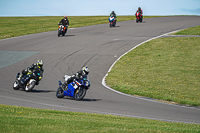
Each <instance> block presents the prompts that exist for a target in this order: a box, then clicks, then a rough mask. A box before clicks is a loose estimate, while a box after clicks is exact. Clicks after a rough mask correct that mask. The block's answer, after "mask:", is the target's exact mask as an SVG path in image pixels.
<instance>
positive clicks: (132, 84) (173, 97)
mask: <svg viewBox="0 0 200 133" xmlns="http://www.w3.org/2000/svg"><path fill="white" fill-rule="evenodd" d="M198 28H199V27H195V28H190V29H188V30H189V31H190V33H194V31H193V30H196V29H197V30H198ZM188 30H186V31H188ZM191 30H192V31H191ZM178 34H180V33H178ZM199 42H200V38H199V37H186V38H182V37H181V38H179V37H176V38H159V39H155V40H152V41H150V42H147V43H145V44H143V45H141V46H139V47H137V48H136V49H134V50H132V51H131V52H129V53H128V54H126V55H125V56H123V57H122V58H121V59H120V60H119V61H118V62H117V63H116V64H115V65H114V67H113V68H112V70H111V72H110V73H109V75H108V77H107V78H106V83H107V85H109V86H110V87H112V88H113V89H116V90H118V91H121V92H124V93H127V94H131V95H139V96H145V97H150V98H154V99H160V100H165V101H170V102H175V103H178V104H184V105H192V106H200V93H199V92H200V87H199V86H200V82H199V81H200V56H199V51H200V45H199Z"/></svg>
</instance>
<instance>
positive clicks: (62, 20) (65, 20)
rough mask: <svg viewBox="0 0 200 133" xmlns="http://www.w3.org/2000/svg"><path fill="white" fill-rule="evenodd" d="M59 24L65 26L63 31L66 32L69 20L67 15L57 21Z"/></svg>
mask: <svg viewBox="0 0 200 133" xmlns="http://www.w3.org/2000/svg"><path fill="white" fill-rule="evenodd" d="M58 24H59V25H60V24H62V25H63V26H64V27H65V28H64V29H65V33H66V32H67V26H68V25H69V20H68V17H67V16H64V18H63V19H61V20H60V22H59V23H58Z"/></svg>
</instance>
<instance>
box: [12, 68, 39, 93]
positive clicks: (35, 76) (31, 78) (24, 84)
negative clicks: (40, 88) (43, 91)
mask: <svg viewBox="0 0 200 133" xmlns="http://www.w3.org/2000/svg"><path fill="white" fill-rule="evenodd" d="M41 79H42V72H36V71H35V72H32V71H30V70H29V72H28V74H27V75H25V76H24V77H21V76H20V73H17V76H16V80H15V82H14V84H13V89H14V90H19V89H20V88H22V89H23V90H25V91H26V92H30V91H31V90H32V89H33V88H34V87H35V85H38V84H39V81H40V80H41Z"/></svg>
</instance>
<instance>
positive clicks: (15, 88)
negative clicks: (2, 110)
mask: <svg viewBox="0 0 200 133" xmlns="http://www.w3.org/2000/svg"><path fill="white" fill-rule="evenodd" d="M19 88H20V87H19V83H18V81H15V82H14V83H13V89H14V90H19Z"/></svg>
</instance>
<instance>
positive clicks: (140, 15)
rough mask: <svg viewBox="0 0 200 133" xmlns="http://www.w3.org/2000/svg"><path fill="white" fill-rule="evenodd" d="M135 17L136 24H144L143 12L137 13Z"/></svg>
mask: <svg viewBox="0 0 200 133" xmlns="http://www.w3.org/2000/svg"><path fill="white" fill-rule="evenodd" d="M135 16H136V23H138V22H142V19H143V16H142V14H141V12H136V14H135Z"/></svg>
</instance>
